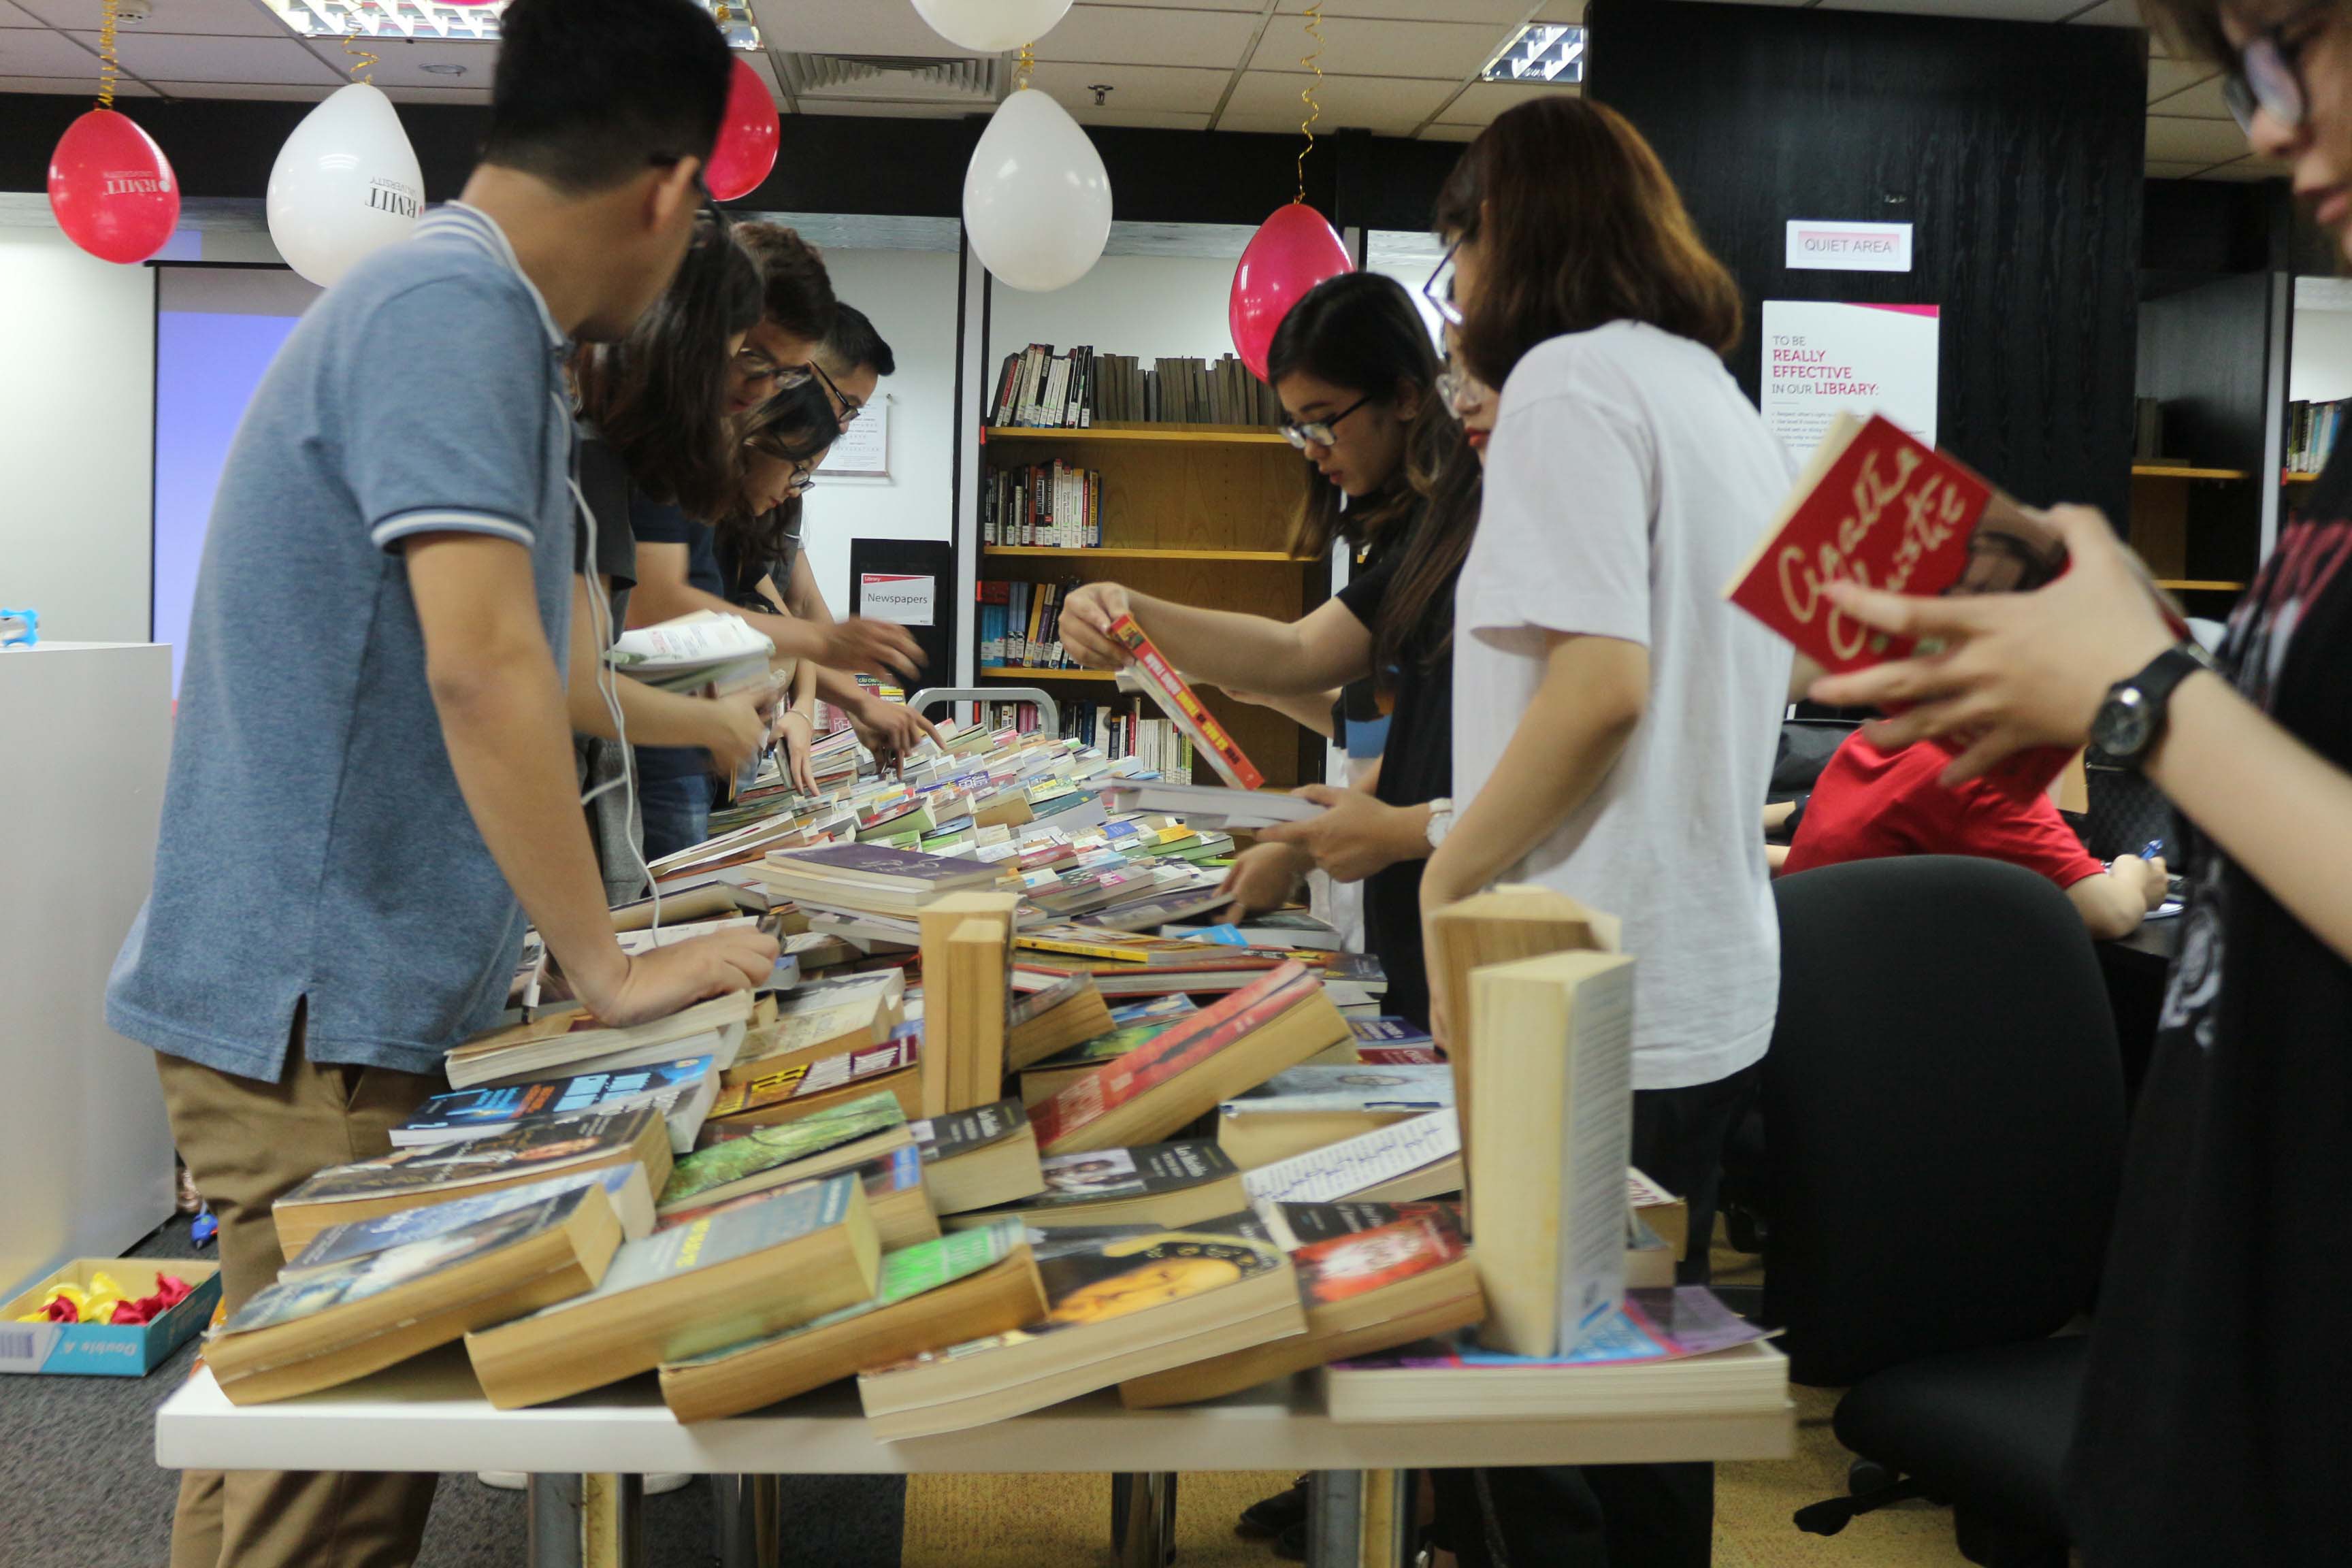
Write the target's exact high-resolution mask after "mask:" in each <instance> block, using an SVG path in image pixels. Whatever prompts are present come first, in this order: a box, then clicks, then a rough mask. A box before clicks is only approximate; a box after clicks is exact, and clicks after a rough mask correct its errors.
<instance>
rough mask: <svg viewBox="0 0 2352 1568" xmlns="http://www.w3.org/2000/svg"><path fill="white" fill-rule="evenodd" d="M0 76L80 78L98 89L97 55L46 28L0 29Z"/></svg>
mask: <svg viewBox="0 0 2352 1568" xmlns="http://www.w3.org/2000/svg"><path fill="white" fill-rule="evenodd" d="M0 76H60V77H79V78H81V79H82V80H84V81H85V82H88V83H89V88H90V90H91V91H93V92H95V91H97V90H98V56H97V55H96V54H95V53H93V52H92V51H90V50H89V49H85V48H83V47H81V46H80V45H79V44H77V43H75V42H74V41H73V40H72V39H71V38H68V37H66V36H65V35H64V34H63V33H52V32H50V31H49V30H48V29H47V27H8V28H0Z"/></svg>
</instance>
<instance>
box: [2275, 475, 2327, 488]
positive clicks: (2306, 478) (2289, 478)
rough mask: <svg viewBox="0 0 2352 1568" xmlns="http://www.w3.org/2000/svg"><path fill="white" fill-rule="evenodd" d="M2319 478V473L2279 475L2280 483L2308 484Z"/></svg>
mask: <svg viewBox="0 0 2352 1568" xmlns="http://www.w3.org/2000/svg"><path fill="white" fill-rule="evenodd" d="M2317 478H2319V476H2318V475H2317V474H2281V475H2280V476H2279V483H2281V484H2283V485H2307V484H2309V483H2311V482H2312V481H2313V480H2314V479H2317Z"/></svg>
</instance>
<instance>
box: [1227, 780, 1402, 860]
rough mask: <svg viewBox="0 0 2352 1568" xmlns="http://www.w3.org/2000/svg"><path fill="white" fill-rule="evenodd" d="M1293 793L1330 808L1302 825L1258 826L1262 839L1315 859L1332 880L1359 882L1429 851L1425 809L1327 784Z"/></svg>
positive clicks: (1309, 818)
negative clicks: (1393, 803)
mask: <svg viewBox="0 0 2352 1568" xmlns="http://www.w3.org/2000/svg"><path fill="white" fill-rule="evenodd" d="M1292 793H1293V794H1295V795H1299V796H1300V797H1302V798H1304V799H1307V800H1311V801H1313V802H1314V803H1315V804H1316V805H1324V806H1328V807H1330V809H1329V810H1328V811H1326V812H1325V813H1323V814H1322V815H1321V816H1310V817H1308V818H1307V820H1306V821H1304V822H1278V823H1276V824H1275V825H1274V826H1271V827H1265V828H1260V829H1259V830H1258V838H1259V840H1260V841H1261V842H1270V843H1275V844H1285V845H1288V846H1289V847H1291V848H1293V849H1296V850H1297V851H1298V852H1299V853H1300V854H1303V855H1307V856H1309V857H1311V858H1313V860H1314V862H1315V864H1316V865H1318V866H1320V867H1321V868H1323V869H1324V870H1326V871H1328V872H1329V873H1330V875H1331V877H1332V878H1333V879H1334V880H1337V881H1341V882H1360V881H1362V880H1363V879H1365V878H1367V877H1369V876H1370V875H1371V874H1372V873H1373V872H1375V871H1379V870H1383V869H1385V868H1388V867H1391V866H1393V865H1395V864H1396V863H1397V862H1398V861H1400V860H1419V859H1421V858H1423V857H1425V856H1426V855H1428V853H1429V836H1428V826H1427V825H1428V821H1429V816H1428V813H1427V811H1426V810H1425V809H1424V808H1423V807H1420V806H1394V805H1389V804H1387V803H1386V802H1385V801H1381V800H1378V799H1375V798H1374V797H1373V796H1371V795H1367V794H1365V793H1364V792H1363V791H1362V790H1360V789H1335V788H1333V787H1332V786H1331V785H1329V784H1307V785H1306V786H1304V787H1303V788H1300V789H1297V790H1295V791H1293V792H1292Z"/></svg>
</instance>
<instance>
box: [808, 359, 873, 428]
mask: <svg viewBox="0 0 2352 1568" xmlns="http://www.w3.org/2000/svg"><path fill="white" fill-rule="evenodd" d="M801 368H802V369H803V370H805V371H807V372H809V373H810V374H813V375H814V376H815V377H816V378H817V380H818V381H820V382H822V383H824V389H825V391H826V392H828V393H830V394H832V395H833V401H834V405H835V406H836V407H838V408H839V409H840V410H841V414H840V417H839V424H840V426H841V427H842V428H843V429H844V430H846V429H848V428H849V427H850V426H852V425H854V424H856V422H857V416H859V415H861V414H863V413H865V412H866V405H864V404H863V403H860V402H858V401H857V399H856V398H854V397H852V396H850V395H849V394H847V393H845V392H844V391H842V390H841V388H840V387H839V386H838V385H836V384H835V382H834V379H833V377H831V376H829V375H827V374H824V366H823V365H820V364H818V363H816V361H814V360H811V361H809V363H807V364H805V365H803V366H802V367H801ZM803 379H805V378H803Z"/></svg>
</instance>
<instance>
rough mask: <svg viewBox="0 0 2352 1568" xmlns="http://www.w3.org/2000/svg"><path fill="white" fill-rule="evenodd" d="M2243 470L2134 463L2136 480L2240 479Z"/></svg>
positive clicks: (2243, 475) (2133, 471) (2244, 472)
mask: <svg viewBox="0 0 2352 1568" xmlns="http://www.w3.org/2000/svg"><path fill="white" fill-rule="evenodd" d="M2246 477H2247V476H2246V470H2245V469H2243V468H2190V467H2189V466H2188V465H2187V464H2185V463H2134V464H2133V465H2132V478H2134V479H2244V478H2246Z"/></svg>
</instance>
